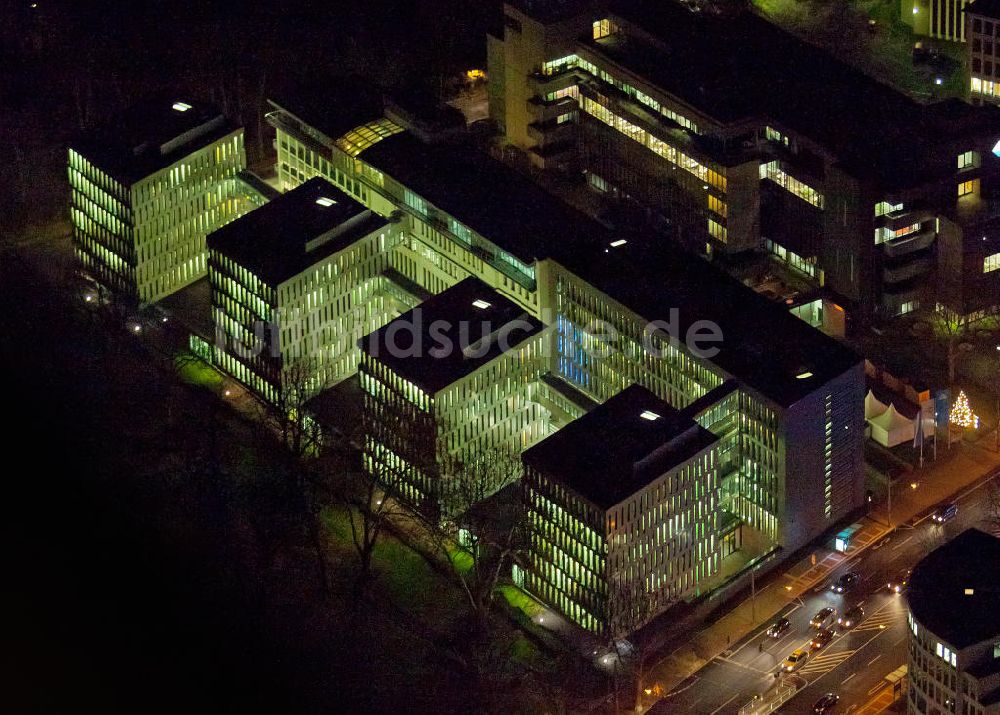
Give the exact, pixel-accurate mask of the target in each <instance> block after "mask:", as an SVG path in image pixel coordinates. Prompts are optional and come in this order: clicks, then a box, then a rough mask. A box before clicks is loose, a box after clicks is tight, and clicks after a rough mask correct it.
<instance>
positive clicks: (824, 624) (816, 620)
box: [809, 607, 837, 630]
mask: <svg viewBox="0 0 1000 715" xmlns="http://www.w3.org/2000/svg"><path fill="white" fill-rule="evenodd" d="M836 622H837V609H836V608H829V607H827V608H821V609H819V610H818V611H816V615H815V616H813V617H812V620H811V621H809V625H810V626H812V627H813V628H815V629H817V630H823V629H824V628H828V627H829V626H832V625H833V624H834V623H836Z"/></svg>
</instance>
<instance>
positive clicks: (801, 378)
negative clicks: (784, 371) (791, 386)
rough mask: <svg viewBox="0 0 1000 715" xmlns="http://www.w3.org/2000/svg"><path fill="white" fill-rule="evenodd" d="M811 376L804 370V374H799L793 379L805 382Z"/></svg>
mask: <svg viewBox="0 0 1000 715" xmlns="http://www.w3.org/2000/svg"><path fill="white" fill-rule="evenodd" d="M812 376H813V374H812V373H811V372H809V371H808V370H806V371H805V372H800V373H799V374H798V375H796V376H795V377H796V378H797V379H799V380H805V379H806V378H807V377H812Z"/></svg>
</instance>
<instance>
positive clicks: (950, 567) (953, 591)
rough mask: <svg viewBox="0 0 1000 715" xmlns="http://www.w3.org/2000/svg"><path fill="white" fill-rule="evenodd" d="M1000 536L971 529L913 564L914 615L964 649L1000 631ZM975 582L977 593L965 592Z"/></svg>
mask: <svg viewBox="0 0 1000 715" xmlns="http://www.w3.org/2000/svg"><path fill="white" fill-rule="evenodd" d="M998 574H1000V539H998V538H997V537H995V536H990V535H989V534H987V533H985V532H982V531H980V530H979V529H966V530H965V531H963V532H962V533H961V534H959V535H958V536H956V537H955V538H954V539H952V540H951V541H949V542H948V543H947V544H945V545H944V546H939V547H938V548H936V549H934V551H932V552H931V553H930V554H928V555H927V556H925V557H924V558H923V559H922V560H921V561H920V563H918V564H917V565H916V566H915V567H914V569H913V575H912V576H911V577H910V585H909V588H908V591H907V601H908V602H909V604H910V611H911V612H912V613H913V617H914V618H916V619H917V621H918V622H920V623H921V624H922V625H924V626H926V627H927V629H928V630H930V631H931V632H932V633H933V634H934V635H936V636H938V637H940V638H942V639H943V640H945V641H947V642H948V644H949V645H951V646H953V647H955V648H958V649H962V648H966V647H968V646H971V645H974V644H976V643H981V642H982V641H985V640H988V639H991V638H996V637H997V636H1000V578H998ZM968 588H971V589H972V590H973V594H972V595H965V589H968Z"/></svg>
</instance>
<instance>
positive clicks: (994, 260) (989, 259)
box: [983, 253, 1000, 273]
mask: <svg viewBox="0 0 1000 715" xmlns="http://www.w3.org/2000/svg"><path fill="white" fill-rule="evenodd" d="M998 268H1000V253H994V254H993V255H990V256H986V258H984V259H983V273H989V272H990V271H995V270H996V269H998Z"/></svg>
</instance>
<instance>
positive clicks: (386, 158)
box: [361, 133, 861, 407]
mask: <svg viewBox="0 0 1000 715" xmlns="http://www.w3.org/2000/svg"><path fill="white" fill-rule="evenodd" d="M361 158H363V159H364V160H366V161H368V162H370V163H371V164H372V165H373V166H375V168H377V169H379V170H380V171H383V172H385V173H386V174H387V175H388V176H390V177H392V178H394V179H396V180H397V181H399V182H400V183H401V184H402V185H403V186H405V187H408V188H410V189H411V190H412V191H414V192H416V193H417V194H419V195H421V196H422V197H423V198H425V199H426V200H427V201H429V202H430V203H432V204H434V205H435V206H437V207H439V208H440V209H441V210H442V211H445V212H448V213H449V214H452V215H454V216H455V218H456V219H458V220H459V221H462V222H463V223H465V224H467V225H468V226H469V227H470V228H472V229H473V230H475V231H477V232H478V233H481V234H482V235H483V236H484V237H485V238H486V239H488V240H490V241H492V242H494V243H496V244H497V245H498V246H500V247H501V248H503V249H505V250H507V251H509V252H511V253H513V254H514V255H515V256H517V257H518V258H520V259H521V260H523V261H525V262H527V263H530V262H531V261H532V259H533V258H534V259H538V260H540V259H544V258H553V259H555V260H556V261H558V262H559V263H560V264H562V265H563V266H565V267H566V268H568V269H569V270H571V271H573V272H574V273H575V274H576V275H578V276H580V277H581V278H583V279H584V280H586V281H587V282H589V283H590V284H592V285H593V286H595V287H597V288H598V289H600V290H602V291H603V292H605V293H606V294H607V295H608V296H610V297H611V298H613V299H615V300H617V301H619V302H620V303H622V304H623V305H625V306H626V307H627V308H629V309H631V310H633V311H634V312H636V313H637V314H638V315H640V316H641V317H643V318H645V319H646V320H649V321H652V320H669V318H670V314H671V313H670V311H671V309H672V308H677V309H678V318H679V321H678V324H679V327H680V330H679V333H680V337H681V339H683V337H684V335H685V334H686V332H687V329H688V327H689V326H691V325H692V324H693V323H695V322H696V321H698V320H712V321H715V322H716V323H717V324H718V325H719V326H720V328H721V329H722V332H723V337H724V341H723V343H722V345H721V346H720V350H721V352H720V353H719V354H718V355H717V356H716V357H713V358H711V362H713V363H715V364H717V365H718V366H719V367H721V368H722V369H723V370H724V371H726V372H728V373H729V374H731V375H732V376H733V377H736V378H737V379H739V380H741V381H742V382H744V383H746V384H748V385H749V386H750V387H751V388H753V389H756V390H757V391H758V392H760V393H761V394H763V395H765V396H766V397H768V398H770V399H771V400H773V401H775V402H776V403H778V404H779V405H782V406H785V407H787V406H789V405H791V404H793V403H795V402H797V401H798V400H799V399H801V398H803V397H805V396H806V395H808V394H809V393H811V392H812V391H813V390H815V389H817V388H818V387H819V386H820V385H822V384H823V383H825V382H826V381H828V380H830V379H832V378H834V377H837V376H839V375H841V374H842V373H844V372H845V371H847V370H848V369H850V368H851V367H853V366H855V365H857V364H858V363H859V362H860V360H861V358H860V357H859V356H858V355H857V354H856V353H854V352H853V351H852V350H850V349H848V348H847V347H845V346H844V345H842V344H841V343H839V342H837V341H836V340H834V339H833V338H830V337H828V336H827V335H824V334H823V333H821V332H820V331H818V330H816V329H814V328H812V327H811V326H809V325H808V324H807V323H805V322H803V321H802V320H800V319H799V318H797V317H795V316H794V315H792V314H791V313H789V312H788V311H787V310H785V309H784V307H783V306H780V305H776V304H774V303H772V302H770V301H768V300H767V299H766V298H764V297H762V296H759V295H757V294H756V293H755V292H754V291H753V290H751V289H750V288H747V287H746V286H744V285H743V284H742V283H740V282H739V281H737V280H735V279H733V278H730V277H729V276H728V275H726V274H725V273H723V272H722V271H721V270H719V269H717V268H715V267H714V266H712V265H711V264H709V263H708V262H707V261H705V260H703V259H701V258H698V257H696V256H692V255H690V254H688V253H686V252H685V251H684V249H683V248H681V247H680V246H678V245H676V244H674V243H673V242H670V241H666V240H657V239H656V237H652V238H650V237H644V236H642V235H638V234H637V235H636V236H632V235H629V236H628V237H627V238H628V244H627V245H626V246H622V247H620V248H609V244H610V242H611V241H612V240H614V239H615V238H617V236H616V234H615V233H613V232H612V231H611V230H609V229H608V228H606V227H605V226H604V225H603V224H601V223H599V222H597V221H595V220H594V219H592V218H590V217H588V216H586V215H585V214H583V213H581V212H580V211H578V210H576V209H574V208H572V207H570V206H569V205H568V204H566V203H564V202H563V201H562V200H561V199H559V198H558V197H555V196H553V195H552V194H550V193H548V192H547V191H545V190H544V189H543V188H541V187H540V186H538V185H537V184H535V183H534V182H533V181H531V180H530V179H529V178H527V177H525V176H523V175H521V174H520V173H518V172H517V171H515V170H513V169H511V168H509V167H507V166H505V165H504V164H502V163H500V162H498V161H496V160H494V159H491V158H489V157H487V156H485V155H484V154H481V153H479V152H477V151H475V150H474V149H472V148H470V147H465V146H461V145H454V144H440V143H437V144H424V143H422V142H420V141H419V140H418V139H416V138H414V137H412V136H410V135H408V134H406V133H401V134H396V135H394V136H391V137H388V138H387V139H383V140H382V141H381V142H379V143H378V144H375V145H374V146H372V147H370V148H369V149H366V150H365V151H363V152H362V153H361ZM606 249H607V250H606ZM804 372H811V373H813V377H811V378H808V379H798V378H797V376H798V375H800V374H802V373H804Z"/></svg>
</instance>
